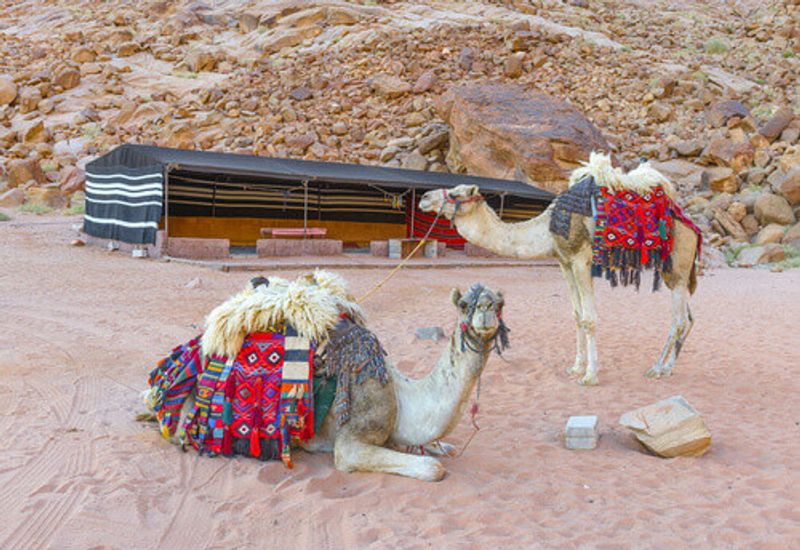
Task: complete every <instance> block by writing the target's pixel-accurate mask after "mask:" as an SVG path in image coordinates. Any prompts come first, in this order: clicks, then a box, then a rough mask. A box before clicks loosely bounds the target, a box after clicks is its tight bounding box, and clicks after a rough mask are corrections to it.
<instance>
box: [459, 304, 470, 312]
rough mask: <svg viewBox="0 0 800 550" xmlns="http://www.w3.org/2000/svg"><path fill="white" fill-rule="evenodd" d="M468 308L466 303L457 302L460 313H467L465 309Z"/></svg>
mask: <svg viewBox="0 0 800 550" xmlns="http://www.w3.org/2000/svg"><path fill="white" fill-rule="evenodd" d="M468 306H469V304H467V302H458V309H460V310H461V312H462V313H466V312H467V307H468Z"/></svg>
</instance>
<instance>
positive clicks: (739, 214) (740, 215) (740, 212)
mask: <svg viewBox="0 0 800 550" xmlns="http://www.w3.org/2000/svg"><path fill="white" fill-rule="evenodd" d="M727 212H728V214H730V216H731V218H732V219H733V221H735V222H741V221H742V220H743V219H744V217H745V216H746V215H747V206H745V204H744V203H743V202H738V201H734V202H732V203H731V204H730V206H728V209H727Z"/></svg>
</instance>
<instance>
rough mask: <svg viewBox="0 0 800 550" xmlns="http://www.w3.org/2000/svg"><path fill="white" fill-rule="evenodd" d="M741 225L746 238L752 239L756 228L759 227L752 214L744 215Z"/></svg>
mask: <svg viewBox="0 0 800 550" xmlns="http://www.w3.org/2000/svg"><path fill="white" fill-rule="evenodd" d="M741 224H742V228H743V229H744V231H745V233H747V236H748V237H752V236H753V235H755V234H756V233H758V228H759V227H760V226H759V225H758V220H757V219H756V217H755V216H754V215H752V214H748V215H746V216H745V217H744V218H742V221H741Z"/></svg>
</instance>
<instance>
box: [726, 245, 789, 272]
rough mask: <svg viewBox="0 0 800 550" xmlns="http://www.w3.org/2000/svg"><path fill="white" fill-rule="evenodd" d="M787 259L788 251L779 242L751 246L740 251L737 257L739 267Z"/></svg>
mask: <svg viewBox="0 0 800 550" xmlns="http://www.w3.org/2000/svg"><path fill="white" fill-rule="evenodd" d="M785 259H786V252H785V251H784V250H783V247H782V246H781V245H779V244H767V245H764V246H751V247H748V248H745V249H743V250H741V251H740V252H739V255H738V256H737V257H736V266H737V267H753V266H754V265H762V264H771V263H774V262H782V261H783V260H785Z"/></svg>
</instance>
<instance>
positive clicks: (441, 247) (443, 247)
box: [436, 241, 447, 258]
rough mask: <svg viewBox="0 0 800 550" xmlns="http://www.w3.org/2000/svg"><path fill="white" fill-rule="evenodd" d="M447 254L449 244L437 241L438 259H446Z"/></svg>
mask: <svg viewBox="0 0 800 550" xmlns="http://www.w3.org/2000/svg"><path fill="white" fill-rule="evenodd" d="M445 254H447V243H445V242H442V241H436V257H437V258H444V256H445Z"/></svg>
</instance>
